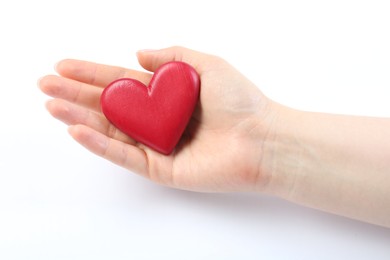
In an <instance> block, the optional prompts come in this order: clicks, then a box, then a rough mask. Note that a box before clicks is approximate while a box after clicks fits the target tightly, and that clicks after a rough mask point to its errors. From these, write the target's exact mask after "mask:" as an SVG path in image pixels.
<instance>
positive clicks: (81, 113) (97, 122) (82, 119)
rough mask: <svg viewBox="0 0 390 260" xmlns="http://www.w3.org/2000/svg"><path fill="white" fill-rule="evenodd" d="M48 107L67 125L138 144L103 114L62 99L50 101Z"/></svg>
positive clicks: (51, 112) (53, 114)
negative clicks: (86, 127)
mask: <svg viewBox="0 0 390 260" xmlns="http://www.w3.org/2000/svg"><path fill="white" fill-rule="evenodd" d="M46 107H47V110H48V111H49V112H50V114H51V115H52V116H53V117H55V118H56V119H58V120H60V121H62V122H64V123H65V124H67V125H76V124H82V125H86V126H88V127H90V128H92V129H94V130H95V131H98V132H100V133H102V134H103V135H106V136H108V137H110V138H112V139H115V140H118V141H121V142H124V143H127V144H133V145H134V144H136V143H137V142H136V141H135V140H134V139H132V138H130V137H129V136H127V135H126V134H124V133H123V132H121V131H120V130H119V129H118V128H116V127H115V126H114V125H113V124H111V123H110V122H109V121H108V120H107V119H106V118H105V117H104V116H103V115H102V114H98V113H95V112H93V111H91V110H88V109H85V108H82V107H80V106H77V105H74V104H72V103H69V102H67V101H64V100H61V99H53V100H50V101H48V102H47V103H46Z"/></svg>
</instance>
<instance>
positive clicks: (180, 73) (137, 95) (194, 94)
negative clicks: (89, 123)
mask: <svg viewBox="0 0 390 260" xmlns="http://www.w3.org/2000/svg"><path fill="white" fill-rule="evenodd" d="M199 91H200V79H199V75H198V74H197V73H196V71H195V69H194V68H192V67H191V66H190V65H188V64H186V63H184V62H176V61H175V62H169V63H166V64H164V65H162V66H161V67H159V68H158V69H157V70H156V71H155V73H154V75H153V77H152V79H151V81H150V83H149V86H145V85H144V84H143V83H141V82H139V81H138V80H135V79H130V78H123V79H118V80H115V81H113V82H112V83H110V84H109V85H108V86H107V87H106V88H105V89H104V91H103V93H102V95H101V99H100V101H101V107H102V111H103V114H104V115H105V116H106V117H107V119H108V120H109V121H110V122H111V123H112V124H113V125H114V126H116V127H117V128H118V129H120V130H121V131H122V132H124V133H125V134H127V135H129V136H130V137H132V138H133V139H135V140H136V141H138V142H140V143H143V144H145V145H147V146H149V147H151V148H153V149H154V150H156V151H158V152H160V153H163V154H170V153H171V152H172V151H173V149H174V148H175V146H176V144H177V143H178V141H179V139H180V137H181V135H182V134H183V132H184V130H185V128H186V126H187V124H188V122H189V120H190V118H191V115H192V113H193V111H194V109H195V106H196V104H197V101H198V98H199Z"/></svg>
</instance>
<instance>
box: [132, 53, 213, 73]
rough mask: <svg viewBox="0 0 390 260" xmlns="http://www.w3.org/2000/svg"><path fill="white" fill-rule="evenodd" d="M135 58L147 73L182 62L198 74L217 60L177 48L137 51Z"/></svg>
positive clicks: (207, 55) (206, 55) (210, 56)
mask: <svg viewBox="0 0 390 260" xmlns="http://www.w3.org/2000/svg"><path fill="white" fill-rule="evenodd" d="M137 58H138V61H139V63H140V64H141V66H142V67H143V68H144V69H146V70H148V71H155V70H156V69H157V68H158V67H160V66H161V65H163V64H164V63H167V62H170V61H182V62H186V63H188V64H190V65H191V66H193V67H194V68H195V70H196V71H197V72H198V73H199V74H201V73H202V72H203V71H204V70H205V66H206V67H207V64H208V63H210V62H211V61H212V60H216V59H219V58H218V57H216V56H212V55H209V54H205V53H201V52H197V51H194V50H190V49H187V48H183V47H179V46H175V47H170V48H166V49H161V50H143V51H138V52H137Z"/></svg>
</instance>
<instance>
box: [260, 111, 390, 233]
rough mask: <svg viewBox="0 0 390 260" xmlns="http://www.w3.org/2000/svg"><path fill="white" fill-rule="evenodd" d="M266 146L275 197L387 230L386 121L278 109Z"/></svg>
mask: <svg viewBox="0 0 390 260" xmlns="http://www.w3.org/2000/svg"><path fill="white" fill-rule="evenodd" d="M277 118H278V119H277V123H275V126H274V127H273V129H274V130H273V133H272V135H269V136H270V138H268V140H267V142H266V143H267V145H266V146H265V147H266V148H265V151H266V153H265V157H264V159H263V162H264V165H263V166H262V167H263V168H264V169H270V170H271V171H272V175H273V176H277V177H276V178H274V179H273V183H272V184H271V185H269V187H273V188H274V189H275V190H273V191H274V192H275V193H276V194H278V195H279V196H281V197H283V198H285V199H288V200H290V201H293V202H296V203H299V204H303V205H306V206H310V207H314V208H318V209H321V210H324V211H327V212H332V213H336V214H340V215H344V216H348V217H351V218H355V219H360V220H363V221H367V222H371V223H375V224H379V225H384V226H387V227H390V119H383V118H369V117H357V116H343V115H331V114H323V113H312V112H302V111H295V110H292V109H288V108H281V109H279V112H278V116H277Z"/></svg>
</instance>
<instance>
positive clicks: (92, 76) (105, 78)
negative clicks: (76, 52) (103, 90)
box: [56, 59, 151, 87]
mask: <svg viewBox="0 0 390 260" xmlns="http://www.w3.org/2000/svg"><path fill="white" fill-rule="evenodd" d="M56 70H57V72H58V73H59V74H60V75H62V76H64V77H66V78H70V79H74V80H77V81H80V82H84V83H87V84H91V85H94V86H98V87H106V86H107V85H108V84H110V83H111V82H112V81H114V80H116V79H119V78H133V79H137V80H139V81H141V82H142V83H144V84H148V83H149V81H150V78H151V75H150V74H149V73H145V72H141V71H136V70H131V69H125V68H121V67H116V66H108V65H103V64H98V63H93V62H88V61H81V60H71V59H68V60H62V61H60V62H59V63H58V64H57V65H56Z"/></svg>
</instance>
